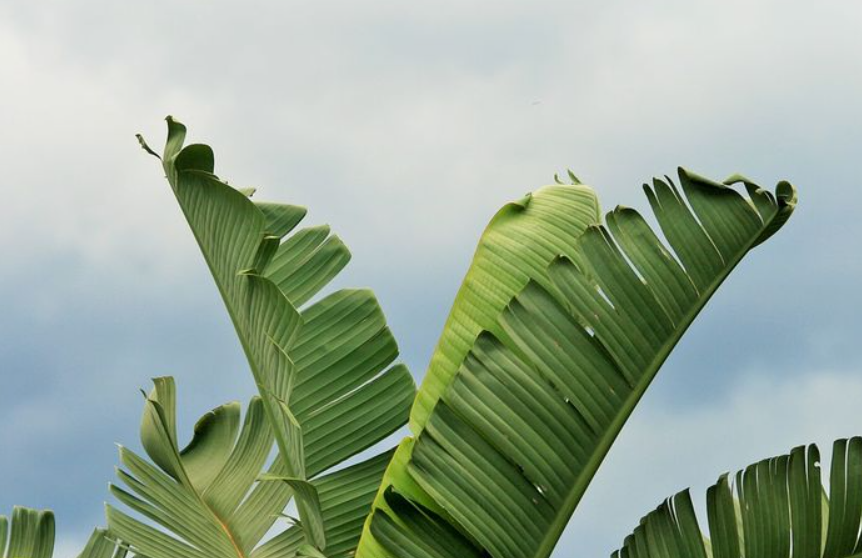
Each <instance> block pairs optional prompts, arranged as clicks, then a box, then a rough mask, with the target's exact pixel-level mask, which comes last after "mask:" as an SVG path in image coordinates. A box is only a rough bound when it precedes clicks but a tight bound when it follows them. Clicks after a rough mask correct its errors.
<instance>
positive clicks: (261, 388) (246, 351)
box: [171, 171, 310, 558]
mask: <svg viewBox="0 0 862 558" xmlns="http://www.w3.org/2000/svg"><path fill="white" fill-rule="evenodd" d="M182 172H186V171H182ZM179 174H180V172H177V180H179ZM171 190H173V192H174V197H175V198H176V200H177V205H179V206H180V210H181V211H182V212H183V217H185V219H186V222H187V223H189V224H191V223H192V220H191V219H190V218H189V214H188V212H187V211H186V208H185V206H184V204H183V203H182V200H180V198H179V195H178V194H177V191H176V187H174V188H171ZM189 228H190V229H191V230H192V235H193V236H194V237H195V242H197V243H198V248H199V249H200V252H201V254H202V255H203V258H204V261H206V263H207V267H208V268H209V270H210V275H212V277H213V282H214V283H215V284H216V288H217V289H218V292H219V295H220V296H221V299H222V303H224V306H225V308H226V309H227V313H228V316H230V319H231V323H232V324H233V326H234V330H235V331H236V332H237V338H239V342H240V345H241V346H242V350H243V353H244V354H245V357H246V361H248V364H249V368H251V371H252V376H254V383H255V384H256V385H257V388H258V391H260V392H261V395H263V394H264V389H265V386H263V385H262V384H261V381H260V379H259V378H260V376H259V374H260V372H259V370H257V367H256V364H255V359H253V358H252V357H251V352H250V350H249V347H248V343H247V342H246V339H245V335H244V334H243V333H242V330H241V329H240V327H239V323H238V321H237V318H236V315H235V314H234V310H233V308H231V305H230V304H228V302H227V301H228V298H227V296H225V289H224V286H223V285H222V282H221V281H220V280H219V275H218V274H217V273H216V272H215V268H214V267H213V264H212V261H210V257H209V255H208V254H207V251H206V250H204V245H203V243H202V242H201V238H200V235H199V234H198V231H197V229H196V228H195V227H189ZM261 402H262V403H263V409H264V413H266V418H267V421H269V424H275V417H274V416H273V413H272V409H271V408H270V406H269V404H268V403H267V401H266V397H261ZM273 430H275V429H273ZM279 446H281V444H280V443H279ZM279 449H280V450H282V451H284V450H285V448H281V447H280V448H279ZM192 488H193V490H194V493H195V495H196V496H197V497H198V499H199V500H200V501H201V504H203V506H204V507H205V508H206V509H207V510H209V512H210V513H211V514H212V515H213V517H214V518H215V520H216V522H217V523H218V524H219V525H220V526H221V528H222V530H223V531H224V533H225V535H226V536H227V538H228V540H229V541H230V543H231V545H232V546H233V548H234V550H235V551H236V553H237V556H238V558H247V557H246V555H245V553H243V551H242V549H241V548H240V546H239V544H237V542H236V539H234V537H233V533H232V532H231V530H230V528H229V527H228V525H227V523H226V521H224V520H223V519H222V518H221V517H219V515H218V514H217V513H216V512H215V510H213V509H212V508H211V507H210V506H209V505H208V504H207V503H206V501H204V499H203V497H202V496H201V495H200V494H199V493H198V491H197V490H196V489H194V487H192ZM291 492H292V491H291ZM291 497H292V496H291ZM307 542H309V543H310V541H308V540H307Z"/></svg>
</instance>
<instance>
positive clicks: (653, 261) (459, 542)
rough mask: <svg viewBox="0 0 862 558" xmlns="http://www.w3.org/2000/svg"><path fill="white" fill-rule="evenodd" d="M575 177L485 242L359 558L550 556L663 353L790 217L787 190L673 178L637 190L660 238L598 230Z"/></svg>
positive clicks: (512, 209) (516, 211)
mask: <svg viewBox="0 0 862 558" xmlns="http://www.w3.org/2000/svg"><path fill="white" fill-rule="evenodd" d="M571 178H572V182H573V184H572V185H569V186H565V185H555V186H551V187H548V188H545V189H542V190H539V191H538V192H536V193H535V194H533V195H532V196H528V197H526V198H524V199H522V200H520V201H519V202H516V203H514V204H510V205H509V206H506V207H505V208H504V209H503V210H502V211H501V212H500V213H498V215H497V216H496V217H495V218H494V219H493V220H492V221H491V223H490V224H489V226H488V228H487V229H486V231H485V233H484V234H483V236H482V238H481V240H480V244H479V248H478V249H477V251H476V255H475V257H474V260H473V263H472V266H471V268H470V270H469V272H468V274H467V277H466V279H465V280H464V283H463V285H462V287H461V290H460V291H459V293H458V296H457V298H456V301H455V305H454V307H453V309H452V311H451V314H450V316H449V319H448V321H447V323H446V326H445V329H444V331H443V334H442V336H441V338H440V341H439V343H438V345H437V348H436V350H435V353H434V355H433V357H432V360H431V365H430V367H429V369H428V372H427V374H426V377H425V379H424V381H423V383H422V386H421V387H420V389H419V392H418V394H417V398H416V404H415V405H414V406H413V409H412V411H411V421H410V426H411V429H412V433H413V436H412V437H410V438H408V439H406V440H405V441H404V442H402V444H401V445H400V446H399V448H398V450H397V452H396V455H395V456H394V457H393V460H392V462H391V464H390V466H389V467H388V469H387V472H386V474H385V476H384V481H383V484H382V485H381V488H380V490H379V492H378V495H377V497H376V498H375V503H374V509H373V511H372V513H371V514H370V515H369V517H368V520H367V522H366V525H365V528H364V531H363V534H362V538H361V540H360V544H359V547H358V551H357V556H358V558H371V557H375V558H384V557H396V556H397V557H404V556H410V557H417V558H419V557H423V558H424V557H428V558H431V557H434V558H444V557H450V556H451V557H453V558H454V557H465V556H477V557H478V556H488V555H490V556H494V557H496V558H545V557H547V556H549V555H550V553H551V551H552V550H553V548H554V546H555V544H556V542H557V540H558V539H559V536H560V534H561V533H562V531H563V529H564V527H565V525H566V523H567V522H568V520H569V517H570V516H571V514H572V513H573V511H574V509H575V507H576V506H577V504H578V502H579V501H580V498H581V496H582V495H583V493H584V491H585V490H586V488H587V486H588V484H589V483H590V480H591V479H592V477H593V475H594V474H595V472H596V470H597V469H598V467H599V465H600V464H601V462H602V460H603V459H604V457H605V455H606V454H607V452H608V450H609V448H610V446H611V444H612V443H613V441H614V440H615V438H616V436H617V434H618V433H619V432H620V429H621V428H622V426H623V424H624V423H625V421H626V420H627V418H628V417H629V415H630V414H631V412H632V410H633V409H634V407H635V405H636V404H637V403H638V401H639V400H640V399H641V396H642V395H643V394H644V392H645V390H646V389H647V387H648V386H649V385H650V383H651V381H652V380H653V378H654V377H655V375H656V373H657V371H658V370H659V368H660V367H661V365H662V363H663V362H664V361H665V359H666V358H667V356H668V355H669V354H670V352H671V350H672V349H673V348H674V346H675V345H676V344H677V342H678V341H679V340H680V338H681V337H682V335H683V334H684V333H685V331H686V330H687V328H688V327H689V325H690V324H691V323H692V321H693V320H694V319H695V317H696V316H697V314H698V313H699V312H700V310H701V309H702V308H703V307H704V305H705V304H706V303H707V301H708V300H709V299H710V297H711V296H712V295H713V294H714V293H715V291H716V289H718V287H719V286H720V285H721V283H722V282H723V281H724V280H725V278H726V277H727V276H728V275H729V274H730V273H731V272H732V271H733V269H734V268H735V267H736V266H737V264H738V263H739V262H740V261H741V260H742V258H743V257H744V256H745V255H746V254H748V253H749V251H751V250H752V249H753V248H755V247H756V246H758V245H760V244H761V243H762V242H764V241H765V240H766V239H768V238H769V237H770V236H772V235H773V234H774V233H775V232H776V231H777V230H778V229H779V228H781V226H782V225H783V224H784V223H785V222H786V221H787V219H788V218H789V217H790V214H791V213H792V211H793V209H794V207H795V205H796V192H795V189H794V188H793V187H792V186H791V185H790V184H789V183H787V182H780V183H779V184H778V186H777V188H776V192H775V193H774V194H773V193H771V192H768V191H766V190H764V189H762V188H760V187H759V186H757V185H756V184H754V183H753V182H752V181H750V180H748V179H746V178H744V177H741V176H732V177H731V178H729V179H728V180H726V181H725V182H723V183H717V182H714V181H711V180H708V179H706V178H703V177H701V176H698V175H696V174H694V173H692V172H689V171H687V170H684V169H679V183H680V186H681V187H677V186H676V185H675V184H674V183H673V181H672V180H671V179H670V178H668V177H665V179H664V180H660V179H656V180H654V181H653V184H652V186H646V185H645V187H644V191H645V193H646V196H647V199H648V201H649V204H650V206H651V208H652V210H653V214H654V217H655V219H656V220H657V222H658V224H659V226H660V228H661V231H662V233H663V235H664V238H665V239H666V241H662V240H660V238H659V236H658V235H657V234H656V233H655V232H653V230H652V229H651V228H650V226H649V225H648V224H647V222H646V220H645V219H644V218H643V217H642V216H641V215H640V214H639V213H638V212H636V211H635V210H633V209H630V208H626V207H618V208H616V209H615V210H613V211H612V212H610V213H608V214H607V216H606V217H605V220H604V224H601V223H600V219H599V216H598V215H599V212H598V202H597V200H596V198H595V195H594V193H593V191H592V190H591V189H589V188H587V187H586V186H584V185H582V184H580V183H579V181H578V180H577V179H576V177H574V175H571ZM737 183H742V184H743V185H744V187H745V189H746V190H747V192H748V196H749V197H748V198H745V197H743V196H742V195H740V193H739V192H737V190H736V189H735V188H734V187H733V185H734V184H737ZM555 242H559V243H558V244H555Z"/></svg>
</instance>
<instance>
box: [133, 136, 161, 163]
mask: <svg viewBox="0 0 862 558" xmlns="http://www.w3.org/2000/svg"><path fill="white" fill-rule="evenodd" d="M135 137H136V138H138V143H139V144H141V149H143V150H144V151H146V152H147V153H149V154H150V155H152V156H153V157H155V158H156V159H158V160H159V161H161V160H162V158H161V157H160V156H159V154H158V153H156V152H155V151H153V150H152V149H151V148H150V146H149V145H147V141H146V140H145V139H144V136H142V135H141V134H135Z"/></svg>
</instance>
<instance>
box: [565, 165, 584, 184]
mask: <svg viewBox="0 0 862 558" xmlns="http://www.w3.org/2000/svg"><path fill="white" fill-rule="evenodd" d="M566 172H567V173H568V174H569V180H571V181H572V186H577V185H579V184H582V182H581V179H580V178H578V177H577V176H575V173H573V172H572V170H571V169H566Z"/></svg>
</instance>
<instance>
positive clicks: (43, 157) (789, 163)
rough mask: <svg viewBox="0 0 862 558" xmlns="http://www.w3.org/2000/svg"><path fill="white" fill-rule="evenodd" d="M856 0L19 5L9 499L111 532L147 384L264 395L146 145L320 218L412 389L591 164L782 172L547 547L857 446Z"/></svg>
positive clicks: (13, 107)
mask: <svg viewBox="0 0 862 558" xmlns="http://www.w3.org/2000/svg"><path fill="white" fill-rule="evenodd" d="M860 23H862V3H859V2H858V1H851V0H846V1H832V0H825V1H822V2H817V3H810V2H806V3H803V2H798V3H788V2H781V1H778V0H774V1H768V0H763V1H755V2H752V1H742V0H726V1H724V2H714V3H707V2H691V1H681V0H680V1H657V2H639V3H632V2H621V1H608V2H601V3H596V2H591V3H587V2H579V3H575V2H562V1H561V2H552V1H533V2H506V1H499V0H498V1H495V2H475V1H464V0H458V1H456V0H442V1H438V2H435V3H430V2H427V3H419V2H403V1H386V0H374V1H364V2H327V1H316V2H310V1H304V2H295V1H289V2H273V1H266V2H265V1H261V0H258V1H254V0H252V1H248V2H244V3H242V4H240V3H239V2H235V3H220V4H219V3H213V2H204V1H202V0H201V1H187V2H168V1H166V0H150V1H148V2H135V3H130V2H108V1H106V0H81V1H78V2H74V3H70V2H62V1H60V0H55V1H44V2H26V1H23V0H11V1H10V0H5V1H3V2H0V84H2V86H0V168H2V179H0V188H2V194H3V201H2V203H0V253H2V255H3V263H2V265H0V308H2V312H0V380H2V381H0V424H2V425H3V426H2V428H0V510H4V511H6V512H8V510H10V509H11V506H12V505H13V504H21V505H27V506H32V507H51V508H53V509H54V510H56V512H57V513H58V533H59V534H58V536H59V541H58V544H59V547H60V552H59V556H60V557H61V558H66V557H70V556H73V555H74V554H76V553H77V552H78V550H80V547H81V545H82V544H83V542H84V540H85V539H86V537H87V535H88V533H89V531H90V530H91V528H92V527H93V526H95V525H101V524H102V523H103V511H102V506H103V502H104V500H106V498H107V490H106V485H107V483H108V481H109V480H111V479H112V476H113V467H114V465H115V464H116V462H117V457H116V448H115V446H114V443H115V442H122V443H124V444H127V445H130V446H133V447H135V446H136V445H137V444H136V441H137V431H138V421H139V413H140V409H141V403H142V402H141V396H140V393H139V392H138V388H142V387H147V386H148V383H149V378H150V377H152V376H156V375H166V374H171V375H174V376H176V377H177V379H178V383H179V388H180V398H181V405H182V410H183V417H184V419H185V423H184V427H185V432H189V431H190V428H191V425H192V423H193V419H194V417H196V416H198V415H200V414H202V413H203V412H205V411H206V410H208V409H209V408H211V407H213V406H215V405H216V404H218V403H221V402H223V401H226V400H232V399H247V397H249V396H250V395H251V393H252V390H253V386H252V384H251V379H250V376H249V374H248V373H247V372H246V369H245V364H244V361H243V359H242V356H241V354H240V349H239V346H238V344H237V343H236V341H235V340H234V336H233V332H232V330H231V328H230V325H229V323H228V320H227V316H226V314H225V312H224V310H223V308H222V306H221V303H220V301H219V300H218V298H217V293H216V290H215V288H214V287H213V285H212V284H211V280H210V278H209V276H208V273H207V271H206V269H205V267H204V264H203V261H202V259H201V257H200V256H199V254H198V251H197V248H196V246H195V245H194V243H193V240H192V237H191V235H190V234H189V233H188V231H187V229H186V225H185V223H184V222H183V220H182V218H181V215H180V213H179V211H178V209H177V208H176V207H175V203H174V201H173V199H172V196H171V194H170V192H169V190H168V187H167V185H166V184H165V182H164V181H163V179H162V174H161V172H160V169H159V166H158V164H157V162H156V161H155V160H153V159H152V158H150V157H147V156H145V155H144V154H143V153H142V152H141V151H140V149H139V148H138V146H137V144H136V142H135V140H134V133H135V132H143V133H144V134H145V135H146V136H147V137H148V138H149V140H150V142H151V144H153V145H160V144H161V142H162V138H163V134H164V123H163V121H162V119H163V117H164V116H165V115H166V114H169V113H170V114H174V115H176V116H177V117H179V118H181V119H182V120H183V121H184V122H186V123H187V124H188V125H189V127H190V131H191V136H192V139H193V140H198V141H205V142H207V143H210V144H211V145H213V147H214V148H215V150H216V159H217V172H219V174H220V175H222V176H223V177H225V178H227V179H229V180H230V181H231V182H232V183H233V184H237V185H244V186H245V185H249V186H252V185H253V186H257V187H259V188H260V195H261V197H265V198H269V199H276V200H283V201H289V202H292V203H299V204H303V205H307V206H308V207H309V208H310V214H309V218H308V222H309V223H321V222H327V223H331V224H332V225H333V227H334V229H335V230H336V231H337V232H338V233H339V235H341V236H342V238H344V239H345V241H346V242H347V244H348V245H349V246H350V247H351V249H352V251H353V254H354V260H353V262H352V263H351V265H350V266H349V268H348V270H347V271H346V272H345V273H344V274H343V275H342V277H340V278H339V280H338V283H339V285H354V286H371V287H373V288H374V289H375V291H376V292H377V294H378V296H379V298H380V300H381V302H382V304H383V306H384V309H385V311H386V312H387V315H388V318H389V321H390V324H391V326H392V328H393V330H394V331H395V334H396V337H397V338H398V340H399V342H400V344H401V347H402V352H403V357H404V359H405V360H406V362H407V363H408V364H409V365H410V367H411V369H412V370H413V371H414V373H415V374H416V375H417V377H421V375H422V373H423V372H424V368H425V365H426V363H427V361H428V358H429V355H430V352H431V350H432V348H433V346H434V343H435V341H436V338H437V336H438V335H439V332H440V328H441V326H442V323H443V321H444V319H445V316H446V314H447V312H448V309H449V305H450V304H451V301H452V298H453V296H454V293H455V291H456V289H457V287H458V284H459V282H460V279H461V277H462V275H463V273H464V271H465V270H466V268H467V265H468V263H469V260H470V256H471V254H472V251H473V248H474V245H475V242H476V240H477V238H478V236H479V234H480V232H481V230H482V228H483V227H484V225H485V223H486V221H487V219H488V218H489V217H490V216H491V215H492V214H493V213H494V211H495V210H496V208H497V207H499V206H500V205H501V204H502V203H504V202H506V201H507V200H509V199H512V198H515V197H519V196H521V195H522V194H523V193H524V192H525V191H528V190H532V189H535V188H537V187H539V186H541V185H543V184H545V183H548V182H550V180H551V177H552V176H553V174H554V173H555V172H559V171H563V170H564V169H565V168H566V167H571V168H572V169H574V170H575V172H576V173H577V174H578V175H579V176H580V177H581V178H582V179H583V180H584V181H586V182H588V183H590V184H592V185H594V186H595V187H596V188H597V189H598V191H599V193H600V195H601V197H602V199H603V203H604V205H605V207H606V208H612V207H613V206H614V205H616V204H617V203H625V204H626V205H632V206H635V207H637V208H641V209H646V203H645V200H644V199H643V197H642V194H641V191H640V187H639V186H640V184H641V183H642V182H643V181H644V180H646V179H649V178H650V177H651V176H652V175H656V174H659V175H660V174H665V173H673V172H674V169H675V168H676V166H677V165H685V166H687V167H689V168H691V169H693V170H696V171H697V172H700V173H702V174H706V175H709V176H713V177H716V178H723V177H724V176H726V175H728V174H730V173H732V172H736V171H739V172H743V173H745V174H747V175H749V176H751V177H752V178H755V179H757V180H759V181H761V182H762V183H763V184H766V185H771V184H774V183H775V182H776V181H777V180H778V179H781V178H787V179H790V180H791V181H793V182H794V183H795V184H796V185H797V186H798V187H799V190H800V200H801V201H800V206H799V210H798V212H797V214H796V215H795V216H794V218H793V220H792V221H791V222H790V224H789V225H788V227H787V228H786V229H785V230H783V231H782V232H781V234H780V235H778V236H777V237H775V238H774V239H773V240H771V241H770V242H769V243H768V244H767V245H764V246H763V247H762V248H760V249H758V250H757V251H756V253H754V254H752V255H751V257H750V258H749V259H747V260H746V261H745V262H744V263H743V264H742V265H741V266H740V267H739V268H738V270H737V271H736V272H735V274H734V276H733V277H731V278H730V280H729V281H728V282H727V283H726V284H725V286H724V287H723V288H722V290H721V291H720V292H719V293H718V295H717V296H716V297H715V299H714V300H713V302H712V303H711V304H710V306H709V307H708V308H707V309H706V311H705V312H704V313H703V314H702V315H701V317H700V319H699V321H698V322H697V323H696V324H695V325H694V326H693V327H692V328H691V330H690V332H689V333H688V335H687V337H686V338H685V339H684V340H683V342H682V343H681V345H680V346H679V347H678V349H677V350H676V352H675V353H674V354H673V355H672V357H671V358H670V360H669V361H668V362H667V364H666V366H665V367H664V369H663V371H662V373H661V374H660V375H659V377H658V380H657V381H656V383H655V384H654V386H653V387H652V388H651V391H650V392H649V393H648V394H647V396H646V397H645V398H644V400H643V402H642V404H641V405H640V407H639V408H638V410H637V411H636V412H635V414H634V416H633V417H632V419H631V421H630V422H629V423H628V425H627V426H626V428H625V430H624V431H623V433H622V435H621V436H620V438H619V441H618V443H617V444H616V445H615V447H614V448H613V450H612V451H611V453H610V455H609V457H608V459H607V460H606V462H605V465H604V466H603V468H602V469H601V470H600V472H599V474H598V475H597V477H596V480H595V482H594V484H593V486H592V487H591V489H590V491H589V492H588V493H587V495H586V497H585V499H584V500H583V503H582V505H581V506H580V508H579V509H578V511H577V512H576V514H575V516H574V518H573V520H572V522H571V524H570V526H569V528H568V529H567V531H566V533H565V535H564V537H563V540H562V542H561V544H560V546H559V547H558V549H557V551H556V552H555V556H561V557H562V556H596V555H598V556H604V555H607V553H608V552H610V551H611V550H612V549H613V548H615V547H616V545H618V544H619V543H620V542H621V540H622V537H623V536H624V535H625V534H627V533H628V532H629V531H630V529H631V528H632V527H633V526H634V525H635V524H636V522H637V520H638V518H639V517H640V516H641V515H643V514H644V513H645V512H647V511H648V510H650V509H652V508H653V507H654V506H655V505H657V504H658V503H659V501H660V500H661V499H662V498H663V497H665V496H667V495H669V494H671V493H672V492H674V491H676V490H679V489H682V488H684V487H686V486H693V487H694V488H695V492H696V496H697V497H698V498H702V493H703V489H704V488H705V487H706V486H707V485H708V484H709V483H711V482H712V481H713V480H714V479H715V478H716V476H717V475H718V474H719V473H721V472H723V471H726V470H732V469H735V468H739V467H741V466H744V465H746V464H748V463H749V462H751V461H754V460H756V459H758V458H760V457H765V456H768V455H771V454H776V453H779V452H784V451H786V450H788V449H789V448H790V447H791V446H793V445H796V444H801V443H806V442H811V441H817V442H819V443H821V445H822V446H824V449H826V448H828V446H829V444H830V443H831V441H832V440H833V439H835V438H837V437H840V436H847V435H852V434H859V433H862V416H860V415H859V412H858V408H859V404H858V402H859V401H860V399H862V355H860V351H859V350H858V348H859V343H860V339H859V337H860V335H859V334H860V331H862V315H860V309H862V300H860V296H859V294H858V288H859V285H860V281H862V259H860V258H859V249H860V243H862V240H860V239H862V220H860V219H859V210H858V209H857V208H858V199H859V193H858V192H859V188H860V186H862V184H860V181H859V180H858V179H857V175H858V161H859V152H860V148H862V126H860V124H862V35H860V34H859V32H858V30H859V26H860Z"/></svg>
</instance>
